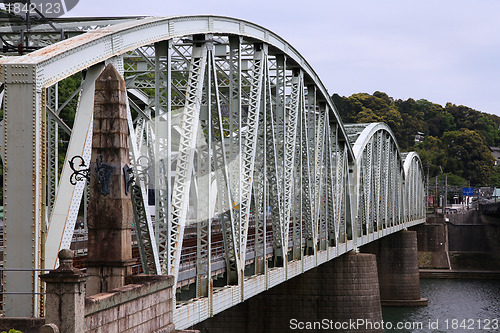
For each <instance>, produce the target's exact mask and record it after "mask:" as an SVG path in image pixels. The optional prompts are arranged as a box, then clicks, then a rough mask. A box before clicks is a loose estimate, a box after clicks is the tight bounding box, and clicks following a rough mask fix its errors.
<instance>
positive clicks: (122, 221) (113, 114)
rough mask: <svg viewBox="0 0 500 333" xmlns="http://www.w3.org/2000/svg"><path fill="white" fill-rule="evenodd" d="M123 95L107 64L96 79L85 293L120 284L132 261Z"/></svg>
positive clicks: (117, 76)
mask: <svg viewBox="0 0 500 333" xmlns="http://www.w3.org/2000/svg"><path fill="white" fill-rule="evenodd" d="M126 98H127V94H126V90H125V81H124V80H123V78H122V77H121V75H120V74H119V73H118V71H117V70H116V69H115V68H114V67H113V65H111V64H110V65H108V66H107V67H106V68H105V69H104V71H103V72H102V73H101V75H100V76H99V77H98V78H97V80H96V83H95V98H94V127H93V135H92V159H91V180H90V201H89V208H88V216H89V218H88V258H89V260H88V261H87V273H88V274H89V278H88V283H87V295H94V294H97V293H100V292H105V291H108V290H111V289H114V288H119V287H121V286H123V285H124V284H125V277H126V276H129V275H131V273H132V264H133V263H134V262H135V261H134V260H133V259H132V246H131V229H132V220H133V213H132V201H131V199H130V195H128V196H127V195H126V194H125V179H124V176H123V173H124V172H123V167H124V166H125V165H127V164H130V161H129V142H128V141H129V139H128V137H129V134H128V123H127V110H126ZM96 169H99V171H97V170H96Z"/></svg>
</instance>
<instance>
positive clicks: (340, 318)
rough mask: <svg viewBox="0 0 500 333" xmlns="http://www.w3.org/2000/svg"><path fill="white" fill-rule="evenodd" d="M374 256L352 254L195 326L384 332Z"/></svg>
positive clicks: (204, 328) (204, 332) (205, 329)
mask: <svg viewBox="0 0 500 333" xmlns="http://www.w3.org/2000/svg"><path fill="white" fill-rule="evenodd" d="M381 325H382V308H381V305H380V294H379V287H378V278H377V264H376V260H375V256H374V255H372V254H364V253H348V254H345V255H342V256H340V257H339V258H336V259H334V260H332V261H330V262H327V263H325V264H323V265H321V266H318V267H317V268H315V269H312V270H310V271H307V272H305V273H304V274H301V275H299V276H297V277H295V278H293V279H291V280H289V281H287V282H285V283H282V284H280V285H278V286H276V287H274V288H271V289H269V290H268V291H266V292H264V293H262V294H259V295H257V296H254V297H252V298H250V299H249V300H247V301H245V302H243V303H241V304H239V305H237V306H235V307H233V308H230V309H228V310H226V311H224V312H222V313H220V314H218V315H216V316H214V317H213V318H211V319H209V320H206V321H204V322H202V323H200V324H198V325H197V326H196V327H195V328H196V329H198V330H200V331H201V332H202V333H208V332H217V333H219V332H290V330H292V331H293V330H300V331H302V330H304V331H306V332H324V331H325V330H326V331H339V332H357V333H361V332H383V329H382V328H381Z"/></svg>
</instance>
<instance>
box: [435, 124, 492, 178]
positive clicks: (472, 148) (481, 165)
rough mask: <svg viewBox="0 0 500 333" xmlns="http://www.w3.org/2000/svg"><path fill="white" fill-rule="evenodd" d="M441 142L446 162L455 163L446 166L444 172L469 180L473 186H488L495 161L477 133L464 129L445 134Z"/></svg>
mask: <svg viewBox="0 0 500 333" xmlns="http://www.w3.org/2000/svg"><path fill="white" fill-rule="evenodd" d="M442 142H443V146H444V148H445V150H446V154H447V156H448V160H450V159H451V160H454V162H455V163H453V164H448V165H446V166H445V167H446V171H450V172H453V173H454V174H457V175H459V176H461V177H463V178H465V179H470V181H471V182H472V183H473V184H477V185H486V184H488V182H489V178H490V175H491V173H492V172H493V166H494V164H495V160H494V159H493V156H492V155H491V151H490V150H489V148H488V146H487V145H486V142H485V140H484V139H483V138H482V137H481V135H479V133H478V132H476V131H472V130H469V129H465V128H464V129H462V130H460V131H451V132H446V133H444V135H443V140H442ZM450 169H453V170H450Z"/></svg>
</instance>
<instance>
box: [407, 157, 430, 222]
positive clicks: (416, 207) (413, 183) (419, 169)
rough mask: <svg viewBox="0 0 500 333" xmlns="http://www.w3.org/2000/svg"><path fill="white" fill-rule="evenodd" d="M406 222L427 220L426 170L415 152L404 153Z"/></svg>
mask: <svg viewBox="0 0 500 333" xmlns="http://www.w3.org/2000/svg"><path fill="white" fill-rule="evenodd" d="M403 158H404V171H405V179H406V182H405V192H406V195H405V197H406V200H407V202H406V203H405V207H406V211H405V214H406V216H405V217H406V221H414V220H417V219H421V218H425V209H426V207H425V186H424V168H423V165H422V161H421V160H420V156H418V154H417V153H415V152H410V153H404V154H403Z"/></svg>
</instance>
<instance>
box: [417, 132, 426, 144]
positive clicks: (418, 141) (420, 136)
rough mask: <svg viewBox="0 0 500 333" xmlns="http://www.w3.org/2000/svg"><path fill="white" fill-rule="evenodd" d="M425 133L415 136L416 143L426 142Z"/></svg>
mask: <svg viewBox="0 0 500 333" xmlns="http://www.w3.org/2000/svg"><path fill="white" fill-rule="evenodd" d="M424 138H425V136H424V133H422V132H417V134H416V135H415V143H420V142H422V141H424Z"/></svg>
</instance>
